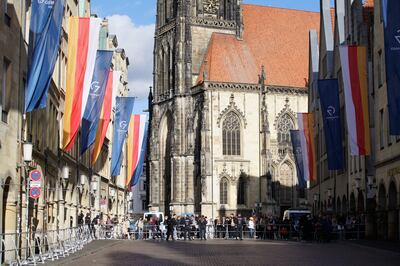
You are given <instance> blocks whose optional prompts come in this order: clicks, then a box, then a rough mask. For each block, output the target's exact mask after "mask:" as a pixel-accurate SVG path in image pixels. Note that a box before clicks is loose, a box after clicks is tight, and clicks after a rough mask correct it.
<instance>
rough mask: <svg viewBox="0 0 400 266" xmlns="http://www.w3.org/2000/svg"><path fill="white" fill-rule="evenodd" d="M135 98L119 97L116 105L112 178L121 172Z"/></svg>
mask: <svg viewBox="0 0 400 266" xmlns="http://www.w3.org/2000/svg"><path fill="white" fill-rule="evenodd" d="M134 102H135V98H134V97H117V99H116V103H115V119H114V132H113V134H114V136H113V141H112V154H111V176H118V175H119V174H120V172H121V164H122V148H123V146H124V142H125V138H126V134H127V133H128V128H129V123H130V120H131V115H132V111H133V104H134Z"/></svg>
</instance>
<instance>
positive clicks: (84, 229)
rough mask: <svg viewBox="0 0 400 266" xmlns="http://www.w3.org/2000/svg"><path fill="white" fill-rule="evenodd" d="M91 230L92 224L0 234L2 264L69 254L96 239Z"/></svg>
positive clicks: (34, 261)
mask: <svg viewBox="0 0 400 266" xmlns="http://www.w3.org/2000/svg"><path fill="white" fill-rule="evenodd" d="M90 231H91V230H90V228H89V227H88V226H81V227H75V228H67V229H60V230H48V231H40V230H37V231H34V232H31V233H26V232H24V233H9V234H0V236H1V249H0V264H9V265H37V264H43V263H45V262H46V261H55V260H57V259H59V258H62V257H66V256H68V255H70V254H72V253H74V252H76V251H78V250H81V249H82V248H83V247H84V246H85V245H86V244H88V243H90V242H91V241H92V240H93V238H92V237H91V232H90Z"/></svg>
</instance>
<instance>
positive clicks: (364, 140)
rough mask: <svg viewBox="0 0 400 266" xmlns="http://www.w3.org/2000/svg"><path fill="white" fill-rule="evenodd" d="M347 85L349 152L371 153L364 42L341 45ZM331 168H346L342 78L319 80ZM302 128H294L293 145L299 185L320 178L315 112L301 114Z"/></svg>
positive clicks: (346, 108) (343, 73)
mask: <svg viewBox="0 0 400 266" xmlns="http://www.w3.org/2000/svg"><path fill="white" fill-rule="evenodd" d="M339 53H340V62H341V66H342V78H343V87H344V99H345V110H346V112H345V113H346V121H347V132H348V143H349V147H350V154H351V155H353V156H362V155H370V154H371V140H370V128H369V110H368V82H367V50H366V47H364V46H356V45H341V46H339ZM317 88H318V89H317V92H318V94H319V99H320V101H319V102H320V106H321V113H322V120H323V128H324V133H325V146H326V150H327V157H328V170H331V171H334V170H342V169H344V150H343V136H342V134H343V133H342V132H343V130H342V121H341V119H342V118H341V108H340V98H339V82H338V80H337V79H325V80H318V83H317ZM298 125H299V130H298V131H294V132H291V134H292V135H293V136H292V146H293V151H294V155H295V161H296V167H297V169H298V178H299V185H300V186H303V187H304V186H305V183H306V182H307V181H316V180H317V168H316V165H317V160H316V153H315V143H314V114H313V113H299V114H298Z"/></svg>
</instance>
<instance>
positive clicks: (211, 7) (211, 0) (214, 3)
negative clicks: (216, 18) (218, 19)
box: [203, 0, 219, 14]
mask: <svg viewBox="0 0 400 266" xmlns="http://www.w3.org/2000/svg"><path fill="white" fill-rule="evenodd" d="M203 6H204V12H206V13H209V14H217V13H218V9H219V0H205V1H203Z"/></svg>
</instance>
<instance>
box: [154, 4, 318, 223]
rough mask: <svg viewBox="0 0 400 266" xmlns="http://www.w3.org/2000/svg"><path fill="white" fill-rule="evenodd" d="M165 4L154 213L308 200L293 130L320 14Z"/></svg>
mask: <svg viewBox="0 0 400 266" xmlns="http://www.w3.org/2000/svg"><path fill="white" fill-rule="evenodd" d="M157 7H158V9H157V10H158V13H157V14H158V15H157V27H156V33H155V40H156V42H155V50H154V56H155V57H154V61H155V67H154V95H153V96H154V99H153V102H152V121H151V129H152V130H151V132H152V134H151V136H150V142H149V143H150V149H149V158H148V160H149V165H148V167H149V168H150V195H149V199H150V202H149V204H150V209H151V210H159V211H164V212H166V213H169V212H174V213H177V214H180V213H201V214H204V215H207V216H208V217H217V216H225V215H228V214H230V213H241V214H243V215H251V214H252V213H256V212H257V213H261V212H262V213H264V214H271V215H279V214H280V213H281V212H282V211H283V210H284V209H287V208H289V207H295V206H306V205H307V201H306V200H305V194H304V191H302V190H299V189H298V187H297V175H296V170H295V164H294V158H293V154H292V151H291V143H290V137H289V131H290V129H296V128H297V113H298V112H306V111H307V102H308V100H307V82H308V80H307V76H308V74H307V72H308V63H307V58H308V51H309V49H308V42H307V34H308V31H309V29H311V28H315V27H316V26H317V25H318V22H319V14H318V13H313V12H305V11H298V10H289V9H280V8H272V7H263V6H255V5H244V4H241V1H189V0H187V1H182V0H180V1H158V3H157ZM289 21H290V22H289Z"/></svg>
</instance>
